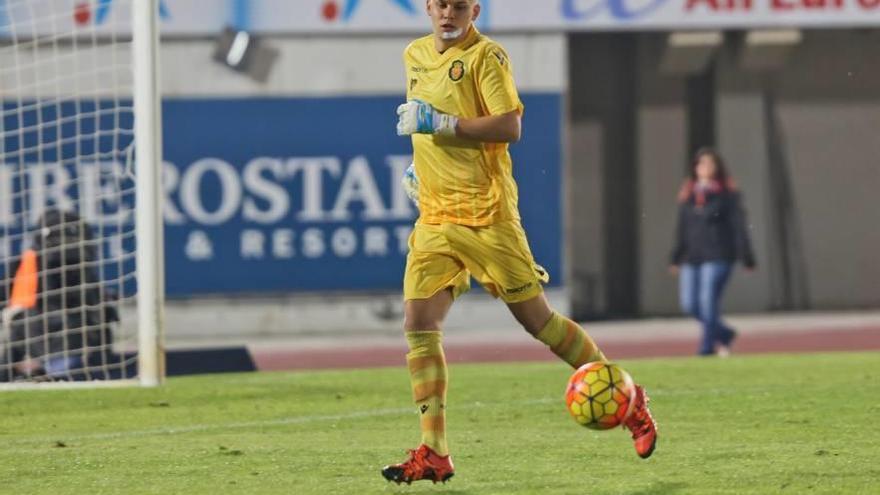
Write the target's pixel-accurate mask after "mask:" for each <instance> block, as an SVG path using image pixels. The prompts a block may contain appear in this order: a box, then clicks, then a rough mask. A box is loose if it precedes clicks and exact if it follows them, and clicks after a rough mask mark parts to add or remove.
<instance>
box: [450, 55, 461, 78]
mask: <svg viewBox="0 0 880 495" xmlns="http://www.w3.org/2000/svg"><path fill="white" fill-rule="evenodd" d="M462 77H464V62H462V61H461V60H456V61H455V62H452V67H450V68H449V79H452V80H453V81H455V82H458V81H461V78H462Z"/></svg>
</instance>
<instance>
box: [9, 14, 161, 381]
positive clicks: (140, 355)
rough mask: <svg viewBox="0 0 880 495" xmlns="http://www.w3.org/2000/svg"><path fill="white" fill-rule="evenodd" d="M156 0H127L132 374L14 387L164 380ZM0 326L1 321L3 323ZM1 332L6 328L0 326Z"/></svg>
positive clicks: (159, 112) (158, 20) (159, 93)
mask: <svg viewBox="0 0 880 495" xmlns="http://www.w3.org/2000/svg"><path fill="white" fill-rule="evenodd" d="M159 2H160V0H131V55H132V72H133V101H132V103H133V112H134V150H135V152H134V158H133V164H134V172H135V173H134V176H135V208H134V210H135V215H134V217H135V218H134V221H135V273H136V284H137V292H136V294H135V301H136V306H137V315H136V321H137V376H133V377H131V378H123V379H115V380H109V379H108V380H92V381H82V382H53V381H48V382H13V383H3V384H0V392H2V391H14V390H74V389H82V388H117V387H126V386H137V385H140V386H143V387H156V386H159V385H162V384H163V383H164V381H165V347H164V333H165V331H164V330H165V327H164V324H165V316H164V308H165V258H164V235H163V225H164V224H163V216H162V200H163V196H162V187H161V184H162V164H163V159H162V111H161V92H160V84H159V81H160V76H159V22H160V16H159ZM4 327H5V325H4ZM2 331H8V328H3V329H2Z"/></svg>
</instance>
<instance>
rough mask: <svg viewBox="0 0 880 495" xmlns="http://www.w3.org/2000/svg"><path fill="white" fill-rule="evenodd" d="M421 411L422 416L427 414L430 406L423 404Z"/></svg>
mask: <svg viewBox="0 0 880 495" xmlns="http://www.w3.org/2000/svg"><path fill="white" fill-rule="evenodd" d="M419 410H420V411H422V414H425V413H426V412H428V405H427V404H422V407H420V408H419Z"/></svg>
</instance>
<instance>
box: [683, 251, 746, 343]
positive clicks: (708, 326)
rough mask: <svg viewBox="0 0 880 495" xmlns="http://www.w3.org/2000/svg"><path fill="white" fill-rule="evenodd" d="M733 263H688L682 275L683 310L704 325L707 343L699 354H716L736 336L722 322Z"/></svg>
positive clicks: (684, 265) (704, 335)
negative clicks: (723, 300) (722, 311)
mask: <svg viewBox="0 0 880 495" xmlns="http://www.w3.org/2000/svg"><path fill="white" fill-rule="evenodd" d="M731 271H733V263H731V262H729V261H707V262H705V263H699V264H696V263H685V264H682V265H681V271H680V272H679V278H678V283H679V297H680V301H681V309H682V311H684V312H685V313H687V314H690V315H692V316H693V317H694V318H696V319H697V320H699V321H700V323H701V324H702V326H703V340H702V342H701V343H700V348H699V351H698V353H699V354H701V355H708V354H714V353H715V346H716V344H722V345H728V344H730V342H731V341H732V340H733V338H734V336H735V332H734V331H733V329H731V328H730V327H728V326H726V325H725V324H724V323H723V322H722V321H721V295H722V294H723V293H724V288H725V287H726V286H727V281H728V280H730V273H731Z"/></svg>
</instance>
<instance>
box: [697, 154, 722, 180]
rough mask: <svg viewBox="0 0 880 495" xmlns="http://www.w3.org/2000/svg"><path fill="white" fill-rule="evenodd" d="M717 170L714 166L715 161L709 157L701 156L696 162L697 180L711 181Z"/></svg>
mask: <svg viewBox="0 0 880 495" xmlns="http://www.w3.org/2000/svg"><path fill="white" fill-rule="evenodd" d="M717 170H718V167H717V166H716V165H715V159H714V158H712V156H711V155H703V156H701V157H700V161H699V162H697V169H696V172H697V179H699V180H704V181H705V180H712V179H714V178H715V172H716V171H717Z"/></svg>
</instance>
